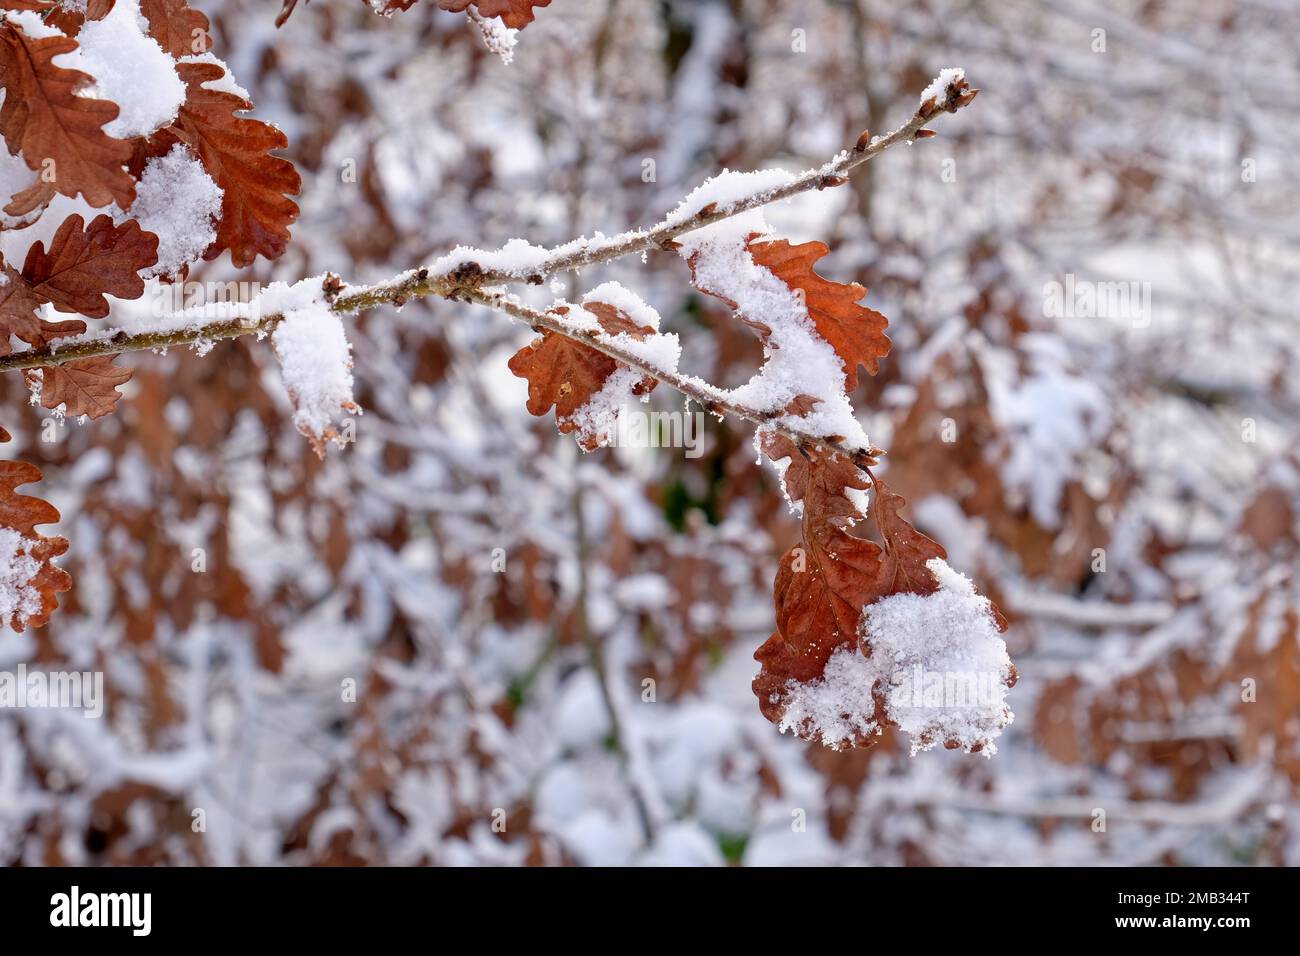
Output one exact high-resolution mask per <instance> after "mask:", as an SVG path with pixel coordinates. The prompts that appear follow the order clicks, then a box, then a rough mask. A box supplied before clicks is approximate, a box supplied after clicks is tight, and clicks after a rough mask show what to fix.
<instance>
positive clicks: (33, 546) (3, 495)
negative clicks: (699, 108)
mask: <svg viewBox="0 0 1300 956" xmlns="http://www.w3.org/2000/svg"><path fill="white" fill-rule="evenodd" d="M8 440H9V433H8V432H6V431H5V430H4V429H3V428H0V441H8ZM42 477H43V476H42V474H41V470H40V469H39V468H37V467H36V466H35V465H30V464H28V463H27V462H24V461H0V528H5V529H9V530H11V531H13V532H16V533H17V534H18V536H19V540H18V541H17V542H16V547H15V549H14V554H12V555H6V557H7V558H8V559H9V562H10V563H9V567H8V568H4V569H2V570H3V571H5V572H6V573H5V574H4V577H5V578H6V582H5V583H6V585H8V586H9V587H10V588H12V590H13V592H14V593H13V595H12V597H11V598H10V599H9V601H8V602H7V604H8V606H6V608H5V611H6V612H7V615H6V616H7V620H8V623H9V626H10V627H12V628H13V629H14V630H15V631H20V632H21V631H22V630H23V629H24V628H25V627H40V626H41V625H42V624H44V623H45V622H46V621H48V620H49V619H50V614H51V613H52V612H53V611H54V609H55V608H56V607H58V606H59V599H58V598H57V597H56V595H57V594H58V592H60V591H67V590H68V589H69V588H71V587H72V578H71V577H70V576H69V575H68V572H67V571H64V570H63V569H62V568H58V567H55V566H54V565H53V564H51V563H50V562H51V560H52V559H53V558H56V557H58V556H59V555H61V554H63V552H65V551H67V550H68V541H67V539H66V538H58V537H53V538H47V537H46V536H45V535H43V534H40V533H39V532H38V531H37V530H36V525H38V524H50V523H52V522H55V521H58V520H59V512H58V509H57V508H55V507H54V506H53V505H52V504H50V503H49V502H47V501H43V500H41V499H40V498H33V497H31V496H29V495H20V494H18V493H17V491H16V490H15V489H16V488H17V487H18V486H19V485H26V484H30V483H31V482H33V481H40V480H41V478H42ZM7 550H8V549H7V548H6V551H7ZM33 563H34V564H35V567H34V568H33V567H32V565H33ZM29 571H30V572H31V573H30V574H29V573H28V572H29ZM14 576H17V577H19V578H21V579H22V580H17V581H15V580H12V578H13V577H14Z"/></svg>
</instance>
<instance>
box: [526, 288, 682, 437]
mask: <svg viewBox="0 0 1300 956" xmlns="http://www.w3.org/2000/svg"><path fill="white" fill-rule="evenodd" d="M583 308H584V309H586V310H587V311H588V312H590V313H592V314H593V315H595V316H596V320H597V321H598V322H599V323H600V326H601V328H602V329H604V330H605V332H606V333H608V334H610V335H618V334H620V333H626V334H628V335H631V336H632V337H633V338H636V339H644V338H645V337H646V336H647V335H651V334H653V333H654V331H655V330H654V329H653V328H651V327H650V326H648V325H638V324H637V323H636V322H634V321H632V319H631V318H629V317H628V315H627V313H625V312H623V311H621V310H620V309H616V308H615V307H614V306H612V305H608V304H607V303H604V302H588V303H586V304H585V305H584V306H583ZM553 311H555V312H558V313H559V314H561V315H565V314H567V313H568V311H569V310H568V308H567V307H566V306H558V307H557V308H556V309H554V310H553ZM509 367H510V371H511V372H513V373H514V374H515V375H517V376H518V377H519V378H524V379H527V380H528V411H529V412H530V413H532V414H533V415H545V414H546V413H547V412H548V411H550V409H551V407H552V406H554V408H555V420H556V423H557V424H558V425H559V428H560V432H561V434H565V435H567V434H569V433H571V432H574V431H577V430H578V429H579V425H578V423H577V422H576V421H574V415H575V414H576V413H577V411H578V410H579V409H580V408H582V407H583V406H584V405H586V404H587V403H588V402H589V401H591V399H592V398H593V396H595V395H596V394H597V393H598V392H599V391H600V390H601V389H602V388H603V387H604V385H605V382H606V380H608V379H609V377H610V376H611V375H613V374H614V372H615V371H616V370H617V369H618V368H620V367H622V366H621V363H619V362H617V361H615V360H614V359H612V358H610V357H609V356H608V355H606V354H605V353H604V352H600V351H598V350H596V349H593V348H592V347H591V346H589V345H583V344H582V343H581V342H575V341H574V340H573V339H571V338H569V337H567V336H564V335H559V334H557V333H555V332H551V331H550V330H544V331H543V332H542V334H541V338H538V339H535V340H534V341H533V342H532V343H530V344H529V345H525V346H524V347H523V348H522V349H520V350H519V351H518V352H516V353H515V354H514V355H513V356H512V357H511V359H510V362H509ZM656 384H658V383H657V382H656V381H655V379H653V378H651V377H649V376H646V377H645V378H643V379H642V380H641V381H640V382H638V383H637V385H636V387H635V388H634V390H633V391H634V392H635V393H636V394H638V395H642V394H645V393H646V392H649V391H650V390H651V389H653V388H654V387H655V385H656ZM579 442H580V444H581V445H582V447H583V448H584V449H586V450H587V451H592V450H593V449H595V448H597V447H598V446H599V441H598V440H597V439H596V437H595V436H591V435H583V436H581V437H580V438H579Z"/></svg>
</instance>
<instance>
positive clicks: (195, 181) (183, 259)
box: [119, 143, 222, 278]
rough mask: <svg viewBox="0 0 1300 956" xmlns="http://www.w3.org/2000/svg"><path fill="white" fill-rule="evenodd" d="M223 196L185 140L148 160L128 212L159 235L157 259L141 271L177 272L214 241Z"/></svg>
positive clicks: (166, 274)
mask: <svg viewBox="0 0 1300 956" xmlns="http://www.w3.org/2000/svg"><path fill="white" fill-rule="evenodd" d="M221 196H222V189H221V187H220V186H218V185H217V184H216V183H215V182H214V181H213V179H212V177H211V176H209V175H208V172H207V170H206V169H204V168H203V164H202V163H201V162H199V161H198V159H196V158H195V157H194V155H193V153H191V152H190V150H189V149H187V148H186V147H185V146H184V145H183V144H180V143H177V144H176V145H175V146H173V147H172V149H171V151H170V152H168V153H165V154H164V155H162V156H155V157H153V158H152V159H150V160H149V161H148V162H146V163H145V167H144V172H143V173H142V174H141V176H140V183H139V185H138V186H137V187H136V194H135V204H134V205H133V206H132V207H131V210H130V213H129V216H130V218H132V219H134V220H136V222H138V223H140V226H141V228H143V229H144V230H145V231H146V232H151V233H153V234H154V235H155V236H157V237H158V262H157V263H155V264H154V265H153V266H151V267H149V268H148V269H146V270H145V271H144V272H143V273H142V275H144V277H145V278H148V277H150V276H163V277H171V276H175V275H177V274H179V273H180V272H181V271H182V270H183V269H184V268H185V267H186V266H187V265H188V264H189V263H191V262H194V261H195V260H197V259H198V258H199V257H200V256H202V255H203V253H204V252H205V251H206V250H207V248H208V247H209V246H210V245H212V243H213V242H214V241H216V238H217V228H216V222H217V220H218V219H219V218H220V216H221ZM122 218H125V217H119V221H121V219H122Z"/></svg>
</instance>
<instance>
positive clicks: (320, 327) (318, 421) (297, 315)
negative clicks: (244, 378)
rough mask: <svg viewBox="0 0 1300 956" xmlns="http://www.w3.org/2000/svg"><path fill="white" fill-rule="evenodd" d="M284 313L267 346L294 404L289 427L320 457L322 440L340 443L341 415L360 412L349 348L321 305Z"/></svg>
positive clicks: (339, 326)
mask: <svg viewBox="0 0 1300 956" xmlns="http://www.w3.org/2000/svg"><path fill="white" fill-rule="evenodd" d="M318 287H319V286H318ZM266 308H267V309H268V310H270V311H281V310H279V309H274V308H272V306H270V305H268V306H266ZM283 311H284V318H283V319H282V320H281V321H280V323H279V324H278V325H277V326H276V327H275V331H274V332H272V333H271V344H272V345H273V346H274V348H275V354H276V357H277V358H278V359H279V360H280V366H281V370H282V374H283V376H284V386H285V388H286V389H287V390H288V392H289V396H290V398H291V399H292V401H293V405H294V415H293V421H294V424H295V425H297V426H298V430H299V431H300V432H302V433H303V434H304V435H306V436H307V437H308V438H309V439H311V442H312V445H313V447H315V448H316V450H317V453H318V454H319V453H320V452H321V451H322V449H323V447H324V442H325V441H326V440H333V441H334V442H335V444H339V445H342V444H344V442H343V440H342V439H341V437H340V436H339V433H338V431H337V430H336V429H335V427H334V425H335V422H336V421H337V420H339V418H340V417H341V413H343V412H353V413H355V412H359V411H360V409H358V408H357V405H356V402H355V401H354V400H353V398H352V357H351V351H352V347H351V346H350V345H349V344H348V339H347V335H346V334H345V333H344V331H343V323H342V322H341V321H340V320H339V317H338V316H337V315H335V314H334V313H333V312H331V311H330V310H329V309H328V308H327V307H326V306H325V305H324V304H323V303H313V304H311V305H308V306H306V307H305V308H291V309H285V310H283Z"/></svg>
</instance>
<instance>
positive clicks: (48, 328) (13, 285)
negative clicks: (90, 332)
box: [0, 259, 86, 355]
mask: <svg viewBox="0 0 1300 956" xmlns="http://www.w3.org/2000/svg"><path fill="white" fill-rule="evenodd" d="M0 274H2V275H3V276H4V283H3V284H0V355H8V354H9V353H10V352H12V351H13V347H12V345H11V344H10V342H9V337H10V336H11V335H16V336H18V338H20V339H22V340H23V341H24V342H26V343H27V344H28V345H30V346H32V347H33V348H37V347H39V346H41V345H44V344H45V343H46V342H47V341H49V340H50V339H52V338H58V337H59V336H62V335H79V334H80V333H82V332H84V331H86V323H85V322H82V321H81V320H80V319H71V320H69V321H67V322H44V321H42V320H41V317H40V316H39V315H38V314H37V313H36V310H37V309H38V308H40V306H42V305H43V304H44V303H45V300H44V299H42V298H41V297H40V296H39V295H37V294H36V293H35V292H34V291H33V290H32V286H31V283H29V282H28V281H27V280H26V279H25V278H24V277H23V275H22V273H20V272H16V271H14V269H13V267H12V266H10V265H9V264H8V263H6V262H4V261H3V260H2V259H0Z"/></svg>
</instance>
